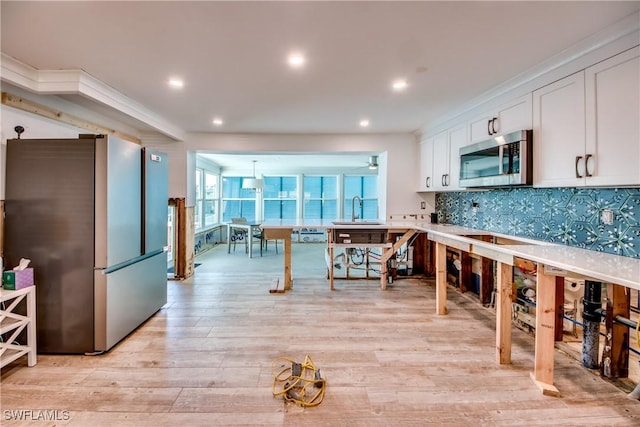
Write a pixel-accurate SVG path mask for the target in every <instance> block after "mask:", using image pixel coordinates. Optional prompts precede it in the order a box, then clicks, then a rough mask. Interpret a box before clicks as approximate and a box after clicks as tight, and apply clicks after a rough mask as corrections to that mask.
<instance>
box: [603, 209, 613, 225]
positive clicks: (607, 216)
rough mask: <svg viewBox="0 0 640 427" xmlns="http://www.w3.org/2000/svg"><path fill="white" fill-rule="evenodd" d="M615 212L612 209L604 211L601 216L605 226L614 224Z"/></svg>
mask: <svg viewBox="0 0 640 427" xmlns="http://www.w3.org/2000/svg"><path fill="white" fill-rule="evenodd" d="M613 219H614V218H613V210H612V209H603V210H602V214H601V215H600V220H601V221H602V223H603V224H604V225H611V224H613Z"/></svg>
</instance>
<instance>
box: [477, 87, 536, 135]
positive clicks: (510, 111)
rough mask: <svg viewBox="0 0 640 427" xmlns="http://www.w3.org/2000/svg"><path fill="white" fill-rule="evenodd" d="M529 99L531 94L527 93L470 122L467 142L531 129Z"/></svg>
mask: <svg viewBox="0 0 640 427" xmlns="http://www.w3.org/2000/svg"><path fill="white" fill-rule="evenodd" d="M531 99H532V94H531V93H528V94H526V95H523V96H521V97H519V98H516V99H514V100H512V101H510V102H508V103H506V104H503V105H502V106H500V107H498V108H496V109H495V110H492V111H488V112H486V113H484V114H481V115H479V116H477V117H476V118H474V119H473V120H471V122H470V124H469V132H470V138H469V139H470V141H469V142H478V141H484V140H487V139H490V138H493V137H494V136H497V135H504V134H505V133H509V132H514V131H517V130H524V129H531V126H532V119H531V114H532V113H531V103H532V102H531Z"/></svg>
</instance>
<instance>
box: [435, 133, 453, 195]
mask: <svg viewBox="0 0 640 427" xmlns="http://www.w3.org/2000/svg"><path fill="white" fill-rule="evenodd" d="M448 136H449V135H448V132H443V133H441V134H438V135H436V137H435V138H434V139H433V190H435V191H443V190H446V189H447V178H448V177H449V138H448Z"/></svg>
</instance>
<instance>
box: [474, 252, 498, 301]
mask: <svg viewBox="0 0 640 427" xmlns="http://www.w3.org/2000/svg"><path fill="white" fill-rule="evenodd" d="M481 259H482V261H481V266H480V269H481V276H480V292H479V295H478V297H479V299H480V304H484V305H488V304H490V303H491V293H492V292H493V280H494V278H493V260H492V259H491V258H485V257H482V258H481ZM498 274H500V273H498Z"/></svg>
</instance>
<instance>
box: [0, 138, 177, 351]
mask: <svg viewBox="0 0 640 427" xmlns="http://www.w3.org/2000/svg"><path fill="white" fill-rule="evenodd" d="M5 185H6V188H5V243H4V248H5V263H6V264H5V265H6V267H13V266H14V265H17V263H18V261H19V260H20V258H29V259H31V260H32V262H31V266H32V267H33V268H34V274H35V283H36V304H37V306H36V310H37V314H36V318H37V321H36V325H37V345H38V351H39V352H41V353H70V354H73V353H93V352H101V351H106V350H109V349H110V348H111V347H113V346H114V345H115V344H117V343H118V342H119V341H120V340H122V338H124V337H125V336H127V335H128V334H129V333H130V332H132V331H133V330H134V329H136V328H137V327H138V326H139V325H140V324H141V323H143V322H144V321H145V320H147V319H148V318H149V317H150V316H152V315H153V314H154V313H155V312H156V311H158V310H159V309H160V308H161V307H162V306H163V305H164V304H166V302H167V256H166V255H167V254H166V246H167V215H168V163H167V156H166V155H165V154H163V153H159V152H155V151H152V150H147V149H143V148H141V147H140V146H139V145H138V144H134V143H131V142H127V141H123V140H120V139H117V138H114V137H112V136H108V137H107V136H102V135H98V136H95V135H81V136H80V137H79V138H78V139H13V140H8V141H7V151H6V180H5Z"/></svg>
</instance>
